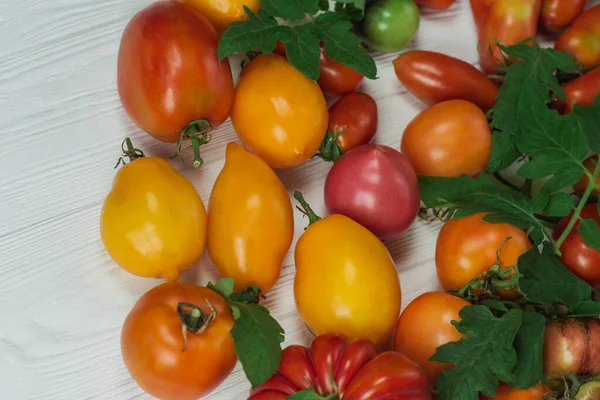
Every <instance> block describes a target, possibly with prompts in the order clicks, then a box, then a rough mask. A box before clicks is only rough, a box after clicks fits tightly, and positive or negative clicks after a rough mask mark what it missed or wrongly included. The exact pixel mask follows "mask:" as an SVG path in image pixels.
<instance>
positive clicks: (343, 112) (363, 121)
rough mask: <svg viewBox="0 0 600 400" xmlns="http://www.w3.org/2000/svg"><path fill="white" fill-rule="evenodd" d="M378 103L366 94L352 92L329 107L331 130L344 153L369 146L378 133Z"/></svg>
mask: <svg viewBox="0 0 600 400" xmlns="http://www.w3.org/2000/svg"><path fill="white" fill-rule="evenodd" d="M377 124H378V115H377V103H375V100H373V98H372V97H371V96H369V95H368V94H366V93H359V92H351V93H348V94H346V95H344V96H342V97H340V99H339V100H338V101H336V102H335V103H334V104H333V105H332V106H331V107H329V130H330V131H331V132H332V133H333V134H336V133H338V132H340V131H342V130H343V131H344V132H343V133H342V134H341V135H339V136H338V137H337V144H338V145H339V146H340V148H341V149H342V151H343V152H346V151H349V150H352V149H353V148H355V147H358V146H360V145H362V144H367V143H369V142H370V141H371V139H373V136H375V132H377Z"/></svg>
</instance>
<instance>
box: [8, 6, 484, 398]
mask: <svg viewBox="0 0 600 400" xmlns="http://www.w3.org/2000/svg"><path fill="white" fill-rule="evenodd" d="M149 2H150V1H149V0H105V1H97V0H54V1H44V0H19V1H17V0H2V1H1V2H0V400H25V399H31V400H34V399H35V400H40V399H43V400H57V399H69V400H71V399H72V400H85V399H149V398H150V396H148V395H147V394H145V393H143V392H142V391H141V390H140V389H139V388H138V387H137V386H136V384H135V383H134V382H133V381H132V380H131V378H130V377H129V374H128V372H127V370H126V369H125V366H124V364H123V362H122V360H121V354H120V349H119V336H120V329H121V324H122V322H123V320H124V318H125V316H126V315H127V313H128V312H129V310H130V308H131V307H132V305H133V304H134V303H135V301H136V300H137V299H138V298H139V297H140V296H141V295H142V294H143V293H144V292H146V291H147V290H148V289H149V288H151V287H152V286H154V285H156V284H158V283H160V281H158V280H152V279H143V278H138V277H135V276H132V275H129V274H127V273H126V272H124V271H123V270H121V269H120V268H118V267H117V266H116V265H115V264H114V263H113V262H112V261H111V259H110V258H109V257H108V255H107V254H106V251H105V250H104V248H103V245H102V242H101V240H100V235H99V229H98V221H99V214H100V208H101V205H102V202H103V200H104V197H105V196H106V194H107V192H108V191H109V189H110V186H111V181H112V179H113V176H114V173H115V171H114V170H113V169H112V167H113V165H114V163H115V160H116V159H117V157H118V156H119V152H120V151H119V149H120V144H121V141H122V140H123V139H124V138H125V137H126V136H130V137H132V138H133V139H134V142H135V143H136V145H137V146H138V147H140V148H142V149H143V150H145V152H146V154H147V155H157V156H163V157H167V156H168V155H170V154H171V151H172V146H170V145H166V144H162V143H158V142H156V141H154V140H153V139H152V138H150V137H149V136H147V135H146V134H144V133H142V132H141V131H140V130H139V129H138V128H137V127H136V126H135V125H134V124H133V123H132V122H131V121H130V120H129V119H128V118H127V116H126V115H125V113H124V111H123V110H122V108H121V105H120V102H119V98H118V95H117V88H116V59H117V50H118V46H119V40H120V37H121V33H122V31H123V29H124V27H125V25H126V24H127V22H128V20H129V19H130V18H131V17H132V16H133V15H134V14H135V13H136V12H137V11H138V10H140V9H141V8H142V7H144V6H145V5H146V4H148V3H149ZM411 47H417V48H421V49H429V50H435V51H440V52H444V53H447V54H450V55H452V56H455V57H458V58H461V59H463V60H466V61H468V62H472V63H476V61H477V54H476V49H475V47H476V39H475V30H474V27H473V24H472V21H471V16H470V11H469V7H468V2H467V1H466V0H458V2H457V3H456V4H455V5H454V6H453V7H452V8H451V9H450V10H448V11H446V12H441V13H429V12H426V13H424V14H423V18H422V23H421V28H420V29H419V32H418V34H417V36H416V39H415V40H414V41H413V43H412V45H411ZM394 58H395V55H393V54H388V55H378V56H377V61H378V66H379V77H380V79H378V80H376V81H368V82H365V83H364V84H363V85H362V87H361V90H363V91H366V92H368V93H370V94H371V95H372V96H373V97H374V98H375V99H376V101H377V103H378V105H379V113H380V115H379V118H380V126H379V131H378V134H377V137H376V142H378V143H382V144H386V145H389V146H392V147H395V148H399V143H400V137H401V134H402V131H403V129H404V127H405V126H406V125H407V123H408V122H409V121H410V120H411V119H412V118H413V117H414V116H415V115H416V114H417V113H418V112H419V111H420V110H422V109H423V108H424V105H423V104H421V103H420V102H419V101H417V100H416V99H415V98H413V97H412V96H411V95H410V94H407V93H406V91H405V90H404V89H403V88H402V87H401V86H400V84H399V83H398V82H397V80H396V79H395V76H394V73H393V69H392V64H391V62H392V60H393V59H394ZM238 64H239V63H238V60H234V61H233V62H232V65H233V66H234V67H235V68H234V73H235V74H236V75H237V72H238V68H237V65H238ZM457 79H459V77H457ZM236 139H237V138H236V136H235V133H234V131H233V128H232V126H231V124H230V123H229V122H227V123H226V124H224V125H223V126H222V127H221V128H219V129H218V131H216V132H214V134H213V141H212V142H211V143H210V144H209V145H208V146H206V147H205V148H204V150H203V157H204V160H205V165H204V166H203V167H202V168H201V169H199V170H193V168H191V166H190V164H191V163H189V161H190V159H191V158H190V157H188V164H186V165H182V164H181V162H180V161H174V165H175V166H176V167H177V168H178V169H179V170H180V171H182V172H183V173H184V174H185V175H186V176H187V177H188V178H189V179H190V180H191V181H192V182H193V183H194V185H195V186H196V188H197V189H198V191H199V192H200V194H201V196H202V198H203V199H204V201H205V203H206V202H207V201H208V198H209V194H210V190H211V187H212V184H213V183H214V180H215V178H216V176H217V174H218V173H219V171H220V170H221V168H222V166H223V163H224V158H223V157H224V150H225V144H226V143H228V142H230V141H234V140H236ZM328 168H329V165H328V164H327V163H324V162H321V161H318V160H313V161H311V162H309V163H307V164H305V165H303V166H301V167H299V168H296V169H294V170H287V171H281V172H280V176H281V178H282V180H283V182H284V183H285V185H286V187H287V188H288V189H289V191H290V193H291V192H292V191H293V190H294V189H301V190H302V191H303V192H304V194H305V195H306V197H307V199H308V201H309V202H310V203H312V205H313V206H314V208H315V209H316V211H317V212H319V213H321V214H323V213H324V207H323V198H322V196H323V182H324V179H325V177H326V174H327V171H328ZM295 217H296V224H295V225H296V227H295V230H296V238H297V237H298V236H299V234H300V233H301V232H302V230H303V227H304V226H305V224H306V220H303V219H302V218H301V215H300V214H299V213H298V212H296V215H295ZM438 228H439V226H438V225H437V224H431V225H427V224H424V223H421V222H416V223H415V225H414V226H413V227H412V228H411V229H410V231H409V232H408V233H406V234H405V235H404V236H403V237H402V238H400V239H398V240H396V241H394V242H391V243H388V247H389V250H390V252H391V254H392V255H393V257H394V260H395V261H396V265H397V268H398V272H399V274H400V277H401V283H402V291H403V306H405V305H406V304H407V303H408V302H409V301H410V300H412V299H413V298H414V297H416V296H417V295H418V294H420V293H423V292H425V291H428V290H433V289H436V288H437V282H436V279H435V269H434V263H433V256H434V245H435V238H436V234H437V230H438ZM293 248H294V245H292V249H291V251H290V253H289V254H288V256H287V257H286V259H285V263H284V268H283V271H282V274H281V278H280V281H279V283H278V285H277V286H276V288H275V289H274V290H273V291H272V292H270V293H269V298H268V300H267V301H266V302H265V305H267V306H268V307H269V308H270V310H271V311H272V313H273V315H274V316H275V317H276V318H277V319H278V320H279V321H280V323H281V324H282V325H283V327H284V328H285V331H286V345H287V344H291V343H303V344H307V343H308V342H309V340H310V335H309V334H308V332H307V331H306V329H305V328H304V326H303V324H302V322H301V321H300V320H299V319H298V317H297V316H296V313H295V307H294V302H293V294H292V283H293V276H294V266H293V256H292V254H293ZM216 276H217V275H216V272H215V270H214V269H213V268H212V267H211V264H210V260H209V259H208V257H207V256H206V255H205V256H204V258H203V260H202V262H201V263H200V264H199V265H198V266H196V267H194V268H193V269H191V270H190V271H188V272H186V273H185V274H184V276H183V279H184V280H185V281H188V282H196V283H199V284H201V283H206V282H207V281H208V280H210V279H213V280H214V279H215V278H216ZM248 387H249V385H248V384H247V382H246V381H245V379H244V376H243V373H242V372H241V369H240V368H239V365H238V367H237V368H236V370H235V372H234V373H233V374H232V375H231V376H230V377H229V378H228V379H227V380H226V381H225V382H224V383H223V385H222V386H221V387H220V388H219V389H218V390H217V391H215V392H214V393H213V394H212V395H211V396H209V397H208V398H210V399H223V400H230V399H245V398H246V396H245V395H246V394H247V390H248Z"/></svg>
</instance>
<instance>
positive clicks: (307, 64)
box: [285, 25, 321, 81]
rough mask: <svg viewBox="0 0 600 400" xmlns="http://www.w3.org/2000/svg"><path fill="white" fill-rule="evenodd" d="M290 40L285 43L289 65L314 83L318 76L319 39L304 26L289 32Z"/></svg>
mask: <svg viewBox="0 0 600 400" xmlns="http://www.w3.org/2000/svg"><path fill="white" fill-rule="evenodd" d="M290 39H291V40H289V41H287V42H286V47H285V50H286V54H287V58H288V60H289V61H290V63H291V64H292V65H293V66H294V67H296V69H298V70H299V71H301V72H302V73H304V75H306V76H307V77H308V78H309V79H312V80H314V81H316V80H317V79H319V74H320V65H321V64H320V61H319V57H320V56H321V50H320V48H319V42H320V40H319V38H318V37H317V36H315V34H314V33H313V32H312V30H311V29H310V28H309V27H308V26H306V25H300V26H297V27H295V29H293V30H291V33H290Z"/></svg>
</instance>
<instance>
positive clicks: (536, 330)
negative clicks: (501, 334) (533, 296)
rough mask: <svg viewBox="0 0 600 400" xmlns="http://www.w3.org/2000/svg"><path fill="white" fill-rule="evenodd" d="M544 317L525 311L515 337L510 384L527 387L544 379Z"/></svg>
mask: <svg viewBox="0 0 600 400" xmlns="http://www.w3.org/2000/svg"><path fill="white" fill-rule="evenodd" d="M545 328H546V318H545V317H544V316H543V315H541V314H538V313H535V312H525V313H524V314H523V323H522V324H521V329H519V332H518V333H517V337H516V338H515V342H514V347H515V350H516V351H517V365H516V366H515V368H514V370H513V374H514V376H515V377H516V379H515V380H513V381H512V382H510V383H511V386H512V387H514V388H519V389H528V388H530V387H532V386H535V385H537V384H538V383H542V382H543V381H544V371H543V368H542V353H543V351H542V350H543V346H544V332H545Z"/></svg>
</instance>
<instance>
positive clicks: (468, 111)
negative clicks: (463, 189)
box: [401, 100, 492, 177]
mask: <svg viewBox="0 0 600 400" xmlns="http://www.w3.org/2000/svg"><path fill="white" fill-rule="evenodd" d="M401 148H402V153H403V154H405V155H406V156H407V157H408V159H409V160H410V162H411V164H412V165H413V167H414V168H415V171H416V172H417V174H419V175H426V176H446V177H458V176H460V175H463V174H466V175H469V176H475V175H478V174H479V173H481V172H483V171H485V169H486V168H487V164H488V160H489V158H490V152H491V151H492V133H491V131H490V128H489V126H488V121H487V118H486V116H485V114H484V113H483V111H481V109H480V108H479V107H477V106H476V105H475V104H473V103H469V102H468V101H465V100H449V101H445V102H443V103H440V104H436V105H434V106H431V107H429V108H428V109H426V110H424V111H423V112H421V113H420V114H419V115H417V116H416V117H415V118H414V119H413V120H412V121H411V122H410V123H409V124H408V126H407V127H406V129H405V130H404V134H403V135H402V143H401Z"/></svg>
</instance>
